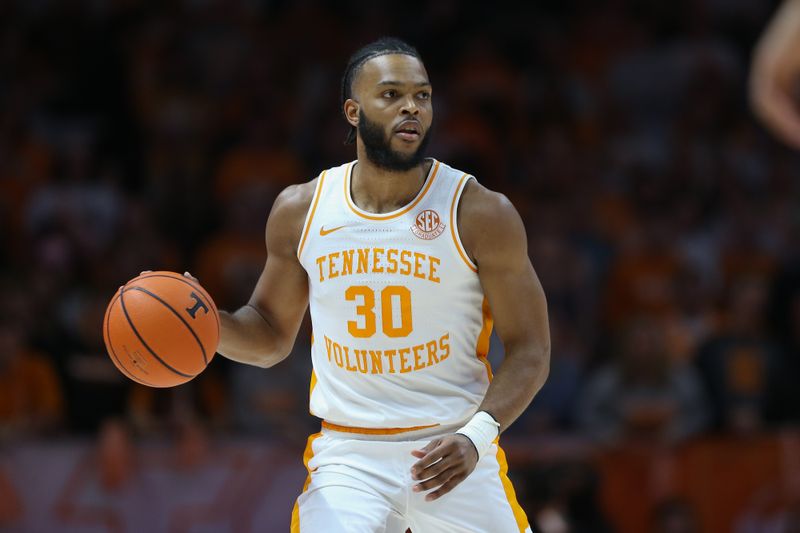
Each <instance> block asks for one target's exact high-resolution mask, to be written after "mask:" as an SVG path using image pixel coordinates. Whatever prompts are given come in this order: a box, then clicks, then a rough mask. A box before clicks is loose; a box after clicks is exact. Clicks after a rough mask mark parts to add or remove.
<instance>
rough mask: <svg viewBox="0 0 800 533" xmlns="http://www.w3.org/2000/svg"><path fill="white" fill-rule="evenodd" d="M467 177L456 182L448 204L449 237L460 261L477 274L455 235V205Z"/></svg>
mask: <svg viewBox="0 0 800 533" xmlns="http://www.w3.org/2000/svg"><path fill="white" fill-rule="evenodd" d="M469 177H470V176H469V175H468V174H466V173H464V174H463V175H462V176H461V179H460V181H459V182H458V187H456V193H455V194H454V195H453V201H452V203H451V204H450V235H452V236H453V242H454V243H455V245H456V250H458V255H460V256H461V259H463V260H464V263H466V264H467V266H468V267H469V268H470V270H472V271H473V272H477V271H478V269H477V267H476V266H475V263H473V262H472V260H471V259H470V258H469V256H468V255H467V252H466V250H464V247H463V246H461V241H460V240H459V239H458V235H456V204H458V199H459V198H461V190H462V188H463V187H464V184H465V182H466V180H468V179H469Z"/></svg>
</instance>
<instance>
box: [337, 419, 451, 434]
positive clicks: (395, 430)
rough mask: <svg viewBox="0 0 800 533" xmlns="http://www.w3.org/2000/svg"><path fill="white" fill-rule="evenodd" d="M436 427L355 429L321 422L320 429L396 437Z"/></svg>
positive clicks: (434, 425) (432, 425) (433, 425)
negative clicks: (399, 434)
mask: <svg viewBox="0 0 800 533" xmlns="http://www.w3.org/2000/svg"><path fill="white" fill-rule="evenodd" d="M438 425H439V424H431V425H429V426H414V427H411V428H355V427H349V426H340V425H338V424H331V423H330V422H325V421H324V420H323V421H322V427H323V428H325V429H330V430H332V431H339V432H341V433H360V434H362V435H397V434H398V433H408V432H409V431H416V430H418V429H428V428H435V427H436V426H438Z"/></svg>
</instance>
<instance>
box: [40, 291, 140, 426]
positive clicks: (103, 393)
mask: <svg viewBox="0 0 800 533" xmlns="http://www.w3.org/2000/svg"><path fill="white" fill-rule="evenodd" d="M109 298H110V296H109ZM107 303H108V302H107V299H106V295H105V294H100V293H98V292H96V291H92V290H76V291H73V292H72V294H70V295H68V297H66V298H65V299H64V301H63V302H61V306H60V309H59V319H60V320H59V322H60V331H59V335H60V337H61V338H60V341H59V344H58V347H57V352H56V355H57V362H58V367H59V370H60V373H61V376H62V379H63V382H64V390H65V394H66V398H67V419H68V422H69V427H70V428H71V429H72V430H73V431H76V432H82V433H85V432H89V433H94V432H96V431H97V430H98V429H99V428H100V427H101V425H102V424H103V423H104V422H105V421H106V420H107V419H108V418H122V417H123V416H124V414H125V411H126V400H127V396H128V390H129V389H130V387H131V386H132V382H131V381H130V380H129V379H127V378H126V377H124V376H123V375H122V373H121V372H120V371H119V370H117V368H116V367H115V366H114V364H113V363H112V362H111V359H110V357H109V356H108V354H107V352H106V348H105V344H104V343H103V336H102V324H103V315H104V312H105V308H106V304H107Z"/></svg>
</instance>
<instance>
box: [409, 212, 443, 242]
mask: <svg viewBox="0 0 800 533" xmlns="http://www.w3.org/2000/svg"><path fill="white" fill-rule="evenodd" d="M411 232H412V233H413V234H414V235H416V236H417V237H419V238H420V239H424V240H426V241H430V240H432V239H435V238H436V237H438V236H439V235H441V234H442V232H444V223H442V219H441V218H440V217H439V213H437V212H436V211H433V210H431V209H426V210H425V211H422V212H421V213H420V214H418V215H417V218H416V219H415V220H414V225H413V226H411Z"/></svg>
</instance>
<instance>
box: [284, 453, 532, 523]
mask: <svg viewBox="0 0 800 533" xmlns="http://www.w3.org/2000/svg"><path fill="white" fill-rule="evenodd" d="M495 444H497V462H498V463H499V464H500V472H499V473H500V482H501V483H502V484H503V491H504V492H505V493H506V499H507V500H508V504H509V505H510V506H511V510H512V511H513V512H514V520H515V521H516V522H517V527H518V528H519V530H520V533H525V531H526V530H527V529H528V528H529V527H530V523H529V522H528V517H527V516H526V515H525V511H524V510H523V509H522V507H521V506H520V505H519V502H518V501H517V494H516V492H514V485H512V484H511V480H510V479H508V461H507V460H506V453H505V452H504V451H503V449H502V448H501V447H500V444H499V443H498V442H497V441H495ZM292 523H294V522H292Z"/></svg>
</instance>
